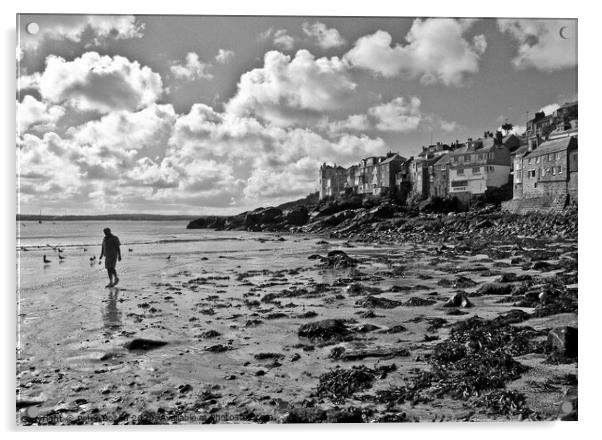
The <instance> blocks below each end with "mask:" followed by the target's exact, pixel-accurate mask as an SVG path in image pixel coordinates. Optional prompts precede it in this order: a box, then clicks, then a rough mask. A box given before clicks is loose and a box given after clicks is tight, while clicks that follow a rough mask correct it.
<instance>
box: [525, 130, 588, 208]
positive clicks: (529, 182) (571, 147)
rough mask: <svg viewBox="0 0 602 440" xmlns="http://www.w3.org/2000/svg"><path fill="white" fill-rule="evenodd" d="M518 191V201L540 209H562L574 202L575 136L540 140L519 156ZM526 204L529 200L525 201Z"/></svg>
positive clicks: (575, 176) (575, 193) (575, 186)
mask: <svg viewBox="0 0 602 440" xmlns="http://www.w3.org/2000/svg"><path fill="white" fill-rule="evenodd" d="M521 171H522V188H521V189H522V191H521V192H518V191H515V193H514V198H515V199H518V200H525V199H531V200H530V202H531V203H530V204H533V205H537V204H538V205H539V206H540V207H541V208H542V209H545V208H550V209H556V208H562V207H564V206H566V205H567V204H569V203H573V202H576V201H577V136H566V137H559V138H556V139H553V140H549V141H547V142H544V143H542V144H541V145H539V146H538V147H537V148H536V149H534V150H532V151H529V152H528V153H527V154H525V155H524V156H523V158H522V170H521ZM527 204H529V203H527Z"/></svg>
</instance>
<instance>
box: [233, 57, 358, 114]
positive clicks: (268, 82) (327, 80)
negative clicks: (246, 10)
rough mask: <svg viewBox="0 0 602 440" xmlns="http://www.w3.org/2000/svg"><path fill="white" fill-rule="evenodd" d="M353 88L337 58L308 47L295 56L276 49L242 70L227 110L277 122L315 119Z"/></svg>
mask: <svg viewBox="0 0 602 440" xmlns="http://www.w3.org/2000/svg"><path fill="white" fill-rule="evenodd" d="M355 88H356V84H355V83H354V82H353V80H352V79H351V77H350V75H349V73H348V71H347V68H346V66H345V63H343V62H342V61H341V60H340V59H339V58H337V57H333V58H319V59H316V58H315V57H314V56H313V55H312V54H311V53H310V52H308V51H307V50H299V51H298V52H297V53H296V54H295V56H294V58H291V57H290V56H288V55H284V54H282V53H280V52H278V51H270V52H267V53H266V54H265V57H264V65H263V67H261V68H257V69H253V70H251V71H250V72H247V73H245V74H243V75H242V76H241V78H240V81H239V83H238V90H237V92H236V95H235V96H234V97H233V98H232V99H231V100H230V101H229V102H228V103H227V105H226V108H227V110H228V111H229V112H231V113H233V114H236V115H239V116H245V115H246V116H254V117H257V118H259V119H261V120H269V121H271V122H272V123H275V124H278V125H291V124H293V123H295V122H296V121H300V120H312V121H315V120H316V119H317V118H319V117H321V116H322V115H323V114H322V112H325V111H330V110H335V109H338V108H340V106H341V105H342V103H343V102H344V101H345V100H346V99H348V98H349V97H350V96H351V94H352V93H353V91H354V90H355Z"/></svg>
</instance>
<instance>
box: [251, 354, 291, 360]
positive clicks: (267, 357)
mask: <svg viewBox="0 0 602 440" xmlns="http://www.w3.org/2000/svg"><path fill="white" fill-rule="evenodd" d="M253 357H254V358H255V359H257V360H258V361H263V360H278V359H282V358H283V357H284V355H282V354H280V353H257V354H256V355H254V356H253Z"/></svg>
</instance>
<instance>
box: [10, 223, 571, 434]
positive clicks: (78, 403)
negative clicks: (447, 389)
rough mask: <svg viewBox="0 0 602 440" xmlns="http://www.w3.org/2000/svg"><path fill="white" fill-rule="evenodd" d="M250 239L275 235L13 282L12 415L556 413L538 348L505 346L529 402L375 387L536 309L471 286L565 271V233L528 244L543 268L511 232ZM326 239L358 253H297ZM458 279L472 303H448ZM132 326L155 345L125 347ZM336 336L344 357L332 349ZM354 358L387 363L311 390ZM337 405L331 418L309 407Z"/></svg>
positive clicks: (555, 366) (454, 416) (453, 416)
mask: <svg viewBox="0 0 602 440" xmlns="http://www.w3.org/2000/svg"><path fill="white" fill-rule="evenodd" d="M260 240H263V242H264V243H268V244H272V245H273V244H278V245H279V247H275V248H273V249H272V250H270V252H269V255H259V254H253V255H252V256H244V255H242V254H229V253H226V252H224V253H223V254H213V255H210V256H209V257H207V258H208V259H207V260H201V258H202V257H201V256H200V255H198V254H192V255H187V254H186V253H185V252H181V253H180V254H178V255H177V256H174V257H173V258H172V259H170V260H169V262H167V261H166V259H165V256H161V257H160V258H159V257H157V258H156V259H155V260H153V262H152V264H151V263H150V262H147V264H145V266H143V267H140V266H137V267H135V268H131V269H130V270H129V271H128V272H126V273H124V274H123V275H122V276H121V278H122V283H121V285H120V286H118V287H117V288H113V289H104V288H103V287H102V286H104V284H105V280H104V278H103V276H102V273H100V272H99V273H97V274H96V275H94V276H92V277H89V278H86V279H85V282H71V283H70V284H68V285H66V286H61V287H60V288H59V287H56V286H52V287H50V288H47V289H42V293H40V292H37V293H36V294H35V295H34V294H31V293H29V294H28V293H27V292H25V293H22V296H21V304H20V316H19V322H20V329H21V332H20V346H21V350H20V352H19V353H18V365H17V406H18V410H17V419H18V423H20V424H25V425H28V424H79V423H84V424H90V423H106V424H113V423H119V424H124V423H220V422H221V423H225V422H257V423H263V422H284V421H289V422H291V421H293V422H294V421H311V420H303V417H307V415H305V416H299V415H297V416H296V417H297V419H295V418H291V412H295V411H297V409H298V408H305V409H307V408H309V409H311V411H310V412H311V413H312V414H313V417H318V418H317V419H316V421H346V420H345V414H347V415H349V414H350V415H349V417H351V419H350V420H349V421H358V420H356V419H357V417H359V416H357V415H358V414H360V415H361V419H362V421H381V422H387V421H441V420H471V421H485V420H518V419H524V418H528V419H531V420H542V419H543V420H546V419H556V418H557V417H558V414H559V405H560V404H561V403H562V401H563V396H564V394H565V393H566V391H567V390H568V389H569V387H570V383H568V382H567V380H566V377H567V375H569V374H574V375H576V374H577V361H576V359H575V360H574V361H569V362H560V363H553V362H549V353H546V352H544V351H541V350H540V351H535V352H532V353H526V354H522V355H520V356H516V357H515V360H517V361H518V362H520V363H521V364H523V365H525V366H527V367H529V368H528V370H526V371H525V372H523V373H522V374H520V377H518V378H516V379H514V380H510V381H508V382H507V383H506V384H505V389H506V390H510V391H512V390H518V391H520V392H521V393H522V394H524V396H525V397H526V407H528V408H529V411H528V412H526V411H505V412H504V411H495V410H492V409H491V407H490V406H489V407H488V406H486V405H483V404H479V403H478V402H477V401H478V396H466V397H464V398H457V396H455V397H454V396H450V395H441V396H438V397H437V398H431V399H428V401H420V399H418V401H414V402H411V401H405V402H401V401H399V402H395V403H391V402H390V401H389V402H387V401H385V399H383V398H382V394H379V392H382V391H386V390H391V389H394V388H396V387H400V386H403V385H407V384H409V383H411V380H410V379H411V378H413V377H415V376H416V374H417V373H418V372H421V371H429V370H430V369H431V368H432V365H430V364H429V362H428V359H429V356H430V355H431V354H432V352H433V349H434V347H435V346H436V345H437V344H439V343H441V342H442V341H445V340H446V339H447V338H448V337H449V336H450V333H451V329H452V328H453V326H454V324H455V323H457V322H460V321H465V320H467V319H469V318H471V317H473V316H479V317H481V318H484V319H486V320H491V319H494V318H496V317H498V316H500V315H502V314H504V313H506V312H508V311H510V310H516V309H520V310H523V311H524V312H526V313H528V314H532V313H533V311H534V308H533V307H518V306H517V303H518V302H520V301H519V299H520V298H519V297H514V298H513V297H512V295H510V294H506V295H502V296H500V295H499V294H492V295H487V294H485V295H479V296H475V292H477V291H478V290H479V289H480V288H481V287H482V286H483V285H485V284H487V283H491V282H495V281H498V280H499V279H500V277H501V276H502V275H503V274H505V273H514V274H516V275H517V276H519V277H521V276H523V275H529V276H531V277H532V278H533V279H535V280H536V281H539V280H540V279H541V280H545V279H547V278H552V277H555V276H556V275H558V274H562V273H564V274H566V273H567V272H568V271H569V269H567V268H565V267H564V266H562V265H557V266H555V265H556V264H558V263H560V262H562V261H567V258H576V255H575V253H576V249H577V244H576V242H570V241H569V242H559V241H554V242H547V243H545V242H544V243H539V244H538V246H540V248H539V250H537V252H540V253H541V252H543V253H544V254H545V258H544V259H538V261H546V262H548V263H550V265H551V266H548V267H545V268H543V270H542V268H540V269H539V270H535V269H533V268H532V266H530V267H528V266H529V265H526V264H525V262H529V261H531V260H530V258H531V257H532V254H533V252H534V251H535V250H534V249H532V248H531V249H526V248H522V249H520V250H518V249H517V248H516V247H514V246H513V245H512V244H511V243H491V245H490V246H489V247H488V248H487V249H486V250H485V251H479V252H473V251H471V250H470V249H467V248H462V247H460V246H442V245H441V244H413V243H408V244H403V245H394V246H393V245H386V244H381V245H366V244H362V243H355V242H354V243H347V242H343V241H340V240H329V239H323V238H320V237H315V236H295V235H283V236H282V237H281V236H276V235H267V234H264V235H262V237H261V238H260ZM332 250H343V251H344V252H346V253H347V254H348V255H349V256H350V257H351V258H353V259H355V260H357V262H358V265H357V266H356V267H350V268H331V267H325V266H324V263H323V262H321V261H320V260H319V259H309V258H308V257H309V256H310V255H312V254H319V255H322V256H325V255H326V254H327V252H329V251H332ZM264 254H265V253H264ZM523 254H524V255H523ZM521 257H522V258H521ZM574 275H575V278H576V271H575V274H574ZM463 277H464V278H463ZM458 280H459V283H458ZM458 284H459V285H458ZM506 284H508V285H510V286H513V287H515V286H520V285H521V284H523V281H514V282H509V283H506ZM531 284H533V281H531ZM535 285H536V286H537V283H535ZM458 291H462V292H463V293H464V294H465V295H466V297H467V298H468V299H469V300H470V302H471V303H472V304H473V307H470V308H463V307H457V308H453V307H452V308H449V307H444V304H445V303H446V301H447V300H448V299H449V298H450V297H452V296H453V295H454V294H455V293H457V292H458ZM387 300H390V301H389V302H388V301H387ZM387 307H391V308H387ZM450 310H452V312H451V314H450ZM330 318H334V319H341V320H345V321H344V325H345V326H346V329H347V330H348V335H347V336H346V337H345V338H335V339H333V340H315V339H308V338H306V337H303V336H300V335H299V329H300V328H301V326H303V325H304V324H308V323H312V322H317V321H320V320H324V319H330ZM512 325H513V326H522V327H525V326H526V327H532V328H533V329H534V330H535V331H538V332H539V333H537V336H536V337H535V338H534V339H535V340H536V341H539V340H541V341H545V339H546V336H545V335H546V334H547V331H548V330H549V329H551V328H554V327H557V326H561V325H571V326H575V327H576V326H577V313H576V311H573V312H570V313H557V314H553V315H550V316H545V317H532V318H529V319H527V320H524V321H522V322H519V323H515V324H512ZM136 339H148V340H151V341H161V342H165V343H166V344H165V345H163V346H160V347H156V348H152V349H147V348H149V347H142V348H143V349H133V350H132V349H128V348H126V347H128V343H131V342H132V341H133V340H136ZM337 347H340V348H338V350H339V353H343V354H347V356H342V357H339V358H337V356H336V355H333V349H336V348H337ZM367 350H368V351H370V352H369V353H366V351H367ZM334 353H336V351H335V352H334ZM370 353H371V354H372V355H371V354H370ZM366 354H367V355H366ZM354 356H355V357H354ZM392 365H394V367H391V366H392ZM354 366H365V367H367V368H369V369H370V370H371V371H379V372H380V371H383V372H385V373H384V374H380V373H379V374H378V375H377V376H376V377H374V380H373V381H372V382H371V383H370V384H366V386H365V387H363V389H360V390H357V391H353V392H351V393H350V394H349V395H348V396H346V397H344V398H338V397H336V396H334V395H330V396H329V395H328V394H327V393H326V394H325V393H323V392H322V393H321V392H320V391H319V387H320V384H321V383H324V382H325V376H324V375H325V374H326V373H328V372H331V371H334V370H335V369H337V368H338V369H339V370H338V371H343V370H353V367H354ZM569 377H571V376H569ZM333 410H334V411H335V413H334V416H331V414H332V413H328V414H329V415H328V417H329V418H328V419H327V420H326V419H324V417H325V416H323V414H321V413H320V414H318V416H316V414H317V412H316V411H333ZM337 414H338V415H337ZM341 414H343V416H341ZM526 414H528V417H525V415H526ZM299 417H301V419H302V420H298V418H299ZM310 419H311V417H310Z"/></svg>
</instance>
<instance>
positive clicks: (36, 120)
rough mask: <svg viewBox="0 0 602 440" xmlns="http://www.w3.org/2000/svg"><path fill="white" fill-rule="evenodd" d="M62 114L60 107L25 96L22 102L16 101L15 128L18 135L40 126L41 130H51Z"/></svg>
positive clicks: (62, 110)
mask: <svg viewBox="0 0 602 440" xmlns="http://www.w3.org/2000/svg"><path fill="white" fill-rule="evenodd" d="M64 114H65V109H64V108H63V107H61V106H58V105H51V104H48V103H45V102H40V101H38V100H37V99H36V98H34V97H33V96H31V95H25V97H24V98H23V101H22V102H19V101H17V128H18V130H19V133H24V132H25V131H27V130H29V129H35V128H36V126H38V125H40V124H42V125H43V127H42V128H43V130H45V131H47V130H53V129H54V125H55V124H56V122H57V121H58V120H59V119H60V118H61V117H62V116H63V115H64Z"/></svg>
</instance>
